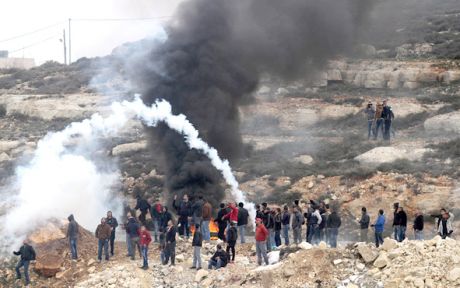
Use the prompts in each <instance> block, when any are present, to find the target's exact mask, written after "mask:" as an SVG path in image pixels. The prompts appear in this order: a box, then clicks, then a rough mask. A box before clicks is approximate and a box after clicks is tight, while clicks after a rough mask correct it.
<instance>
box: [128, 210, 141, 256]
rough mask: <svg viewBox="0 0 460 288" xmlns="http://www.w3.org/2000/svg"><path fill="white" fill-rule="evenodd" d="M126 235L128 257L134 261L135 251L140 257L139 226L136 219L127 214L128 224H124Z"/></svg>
mask: <svg viewBox="0 0 460 288" xmlns="http://www.w3.org/2000/svg"><path fill="white" fill-rule="evenodd" d="M126 234H127V235H128V236H129V243H127V244H128V256H130V257H131V260H134V259H135V256H136V252H135V249H136V248H137V250H138V251H139V254H140V255H142V253H141V251H140V247H139V224H138V223H137V221H136V219H135V218H134V217H133V216H132V215H131V213H128V223H127V224H126Z"/></svg>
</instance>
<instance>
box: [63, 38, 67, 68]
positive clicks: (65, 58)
mask: <svg viewBox="0 0 460 288" xmlns="http://www.w3.org/2000/svg"><path fill="white" fill-rule="evenodd" d="M62 44H63V45H64V65H67V46H66V39H65V29H63V30H62Z"/></svg>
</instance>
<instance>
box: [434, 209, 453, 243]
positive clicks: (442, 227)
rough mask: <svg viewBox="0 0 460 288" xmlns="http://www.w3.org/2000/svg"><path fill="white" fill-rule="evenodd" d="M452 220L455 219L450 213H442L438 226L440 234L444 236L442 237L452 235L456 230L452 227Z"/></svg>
mask: <svg viewBox="0 0 460 288" xmlns="http://www.w3.org/2000/svg"><path fill="white" fill-rule="evenodd" d="M452 220H453V219H452V217H451V216H450V213H447V212H444V214H442V218H441V221H440V222H439V226H438V234H439V236H441V237H442V239H446V238H447V237H450V236H451V235H452V233H453V232H454V229H453V228H452Z"/></svg>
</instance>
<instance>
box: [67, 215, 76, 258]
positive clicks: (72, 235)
mask: <svg viewBox="0 0 460 288" xmlns="http://www.w3.org/2000/svg"><path fill="white" fill-rule="evenodd" d="M67 219H68V220H69V226H67V238H68V239H69V244H70V253H71V254H72V260H77V259H78V254H77V239H78V223H77V221H75V218H74V217H73V214H71V215H70V216H69V217H68V218H67Z"/></svg>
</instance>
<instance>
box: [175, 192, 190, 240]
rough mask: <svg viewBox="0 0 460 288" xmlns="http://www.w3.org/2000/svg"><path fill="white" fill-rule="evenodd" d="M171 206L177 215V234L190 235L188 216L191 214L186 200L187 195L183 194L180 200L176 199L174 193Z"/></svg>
mask: <svg viewBox="0 0 460 288" xmlns="http://www.w3.org/2000/svg"><path fill="white" fill-rule="evenodd" d="M173 207H174V209H176V211H177V214H178V215H179V225H178V226H179V235H180V236H184V235H185V236H187V239H188V238H189V237H190V229H189V222H188V218H189V217H190V216H191V215H192V206H191V204H190V202H189V201H188V195H187V194H184V196H183V197H182V201H179V202H178V201H177V195H174V201H173Z"/></svg>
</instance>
